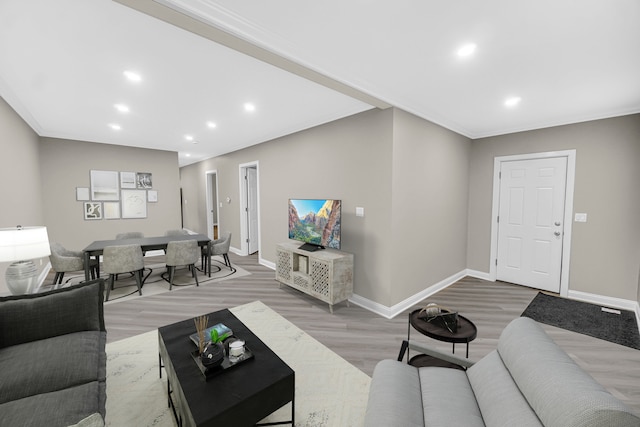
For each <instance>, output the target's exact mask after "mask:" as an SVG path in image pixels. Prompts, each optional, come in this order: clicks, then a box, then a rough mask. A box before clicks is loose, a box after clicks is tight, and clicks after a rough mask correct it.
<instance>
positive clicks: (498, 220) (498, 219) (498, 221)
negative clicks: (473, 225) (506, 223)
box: [496, 215, 500, 224]
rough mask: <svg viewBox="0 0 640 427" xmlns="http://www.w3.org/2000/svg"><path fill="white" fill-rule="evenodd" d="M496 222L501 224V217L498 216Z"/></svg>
mask: <svg viewBox="0 0 640 427" xmlns="http://www.w3.org/2000/svg"><path fill="white" fill-rule="evenodd" d="M496 222H497V223H498V224H500V215H498V216H497V218H496Z"/></svg>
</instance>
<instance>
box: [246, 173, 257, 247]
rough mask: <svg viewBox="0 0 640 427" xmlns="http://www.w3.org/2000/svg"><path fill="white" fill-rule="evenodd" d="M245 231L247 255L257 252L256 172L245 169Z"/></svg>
mask: <svg viewBox="0 0 640 427" xmlns="http://www.w3.org/2000/svg"><path fill="white" fill-rule="evenodd" d="M246 182H247V231H248V239H249V242H248V243H249V254H253V253H256V252H258V242H259V240H258V239H259V238H258V171H257V169H256V168H247V181H246Z"/></svg>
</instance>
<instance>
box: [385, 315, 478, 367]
mask: <svg viewBox="0 0 640 427" xmlns="http://www.w3.org/2000/svg"><path fill="white" fill-rule="evenodd" d="M419 313H420V310H414V311H412V312H411V313H409V322H408V325H407V341H409V340H410V339H411V328H412V327H413V329H415V330H416V331H418V332H420V333H421V334H423V335H426V336H428V337H429V338H433V339H435V340H438V341H444V342H450V343H452V344H453V349H452V350H453V353H455V352H456V343H463V344H466V345H467V354H466V356H467V357H469V343H470V342H471V341H473V340H474V339H476V336H477V335H478V328H476V325H474V324H473V322H472V321H471V320H469V319H467V318H466V317H464V316H460V315H458V330H457V331H456V332H451V331H449V330H448V329H446V328H444V327H442V326H441V325H439V324H438V323H433V322H427V321H426V320H424V319H420V318H419V317H418V314H419ZM405 351H406V352H407V358H409V352H408V349H407V348H406V347H405V346H404V345H403V348H402V349H401V351H400V357H399V359H398V360H401V359H402V357H403V356H404V352H405ZM409 363H410V364H412V365H414V366H443V367H455V368H459V369H462V368H461V367H460V366H458V365H454V364H452V363H449V362H442V361H438V359H435V358H433V357H431V356H427V355H418V356H414V357H413V358H412V359H410V360H409Z"/></svg>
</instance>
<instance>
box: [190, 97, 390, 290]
mask: <svg viewBox="0 0 640 427" xmlns="http://www.w3.org/2000/svg"><path fill="white" fill-rule="evenodd" d="M392 121H393V112H392V110H387V111H368V112H365V113H362V114H358V115H355V116H352V117H349V118H346V119H342V120H338V121H335V122H332V123H329V124H326V125H323V126H319V127H316V128H312V129H309V130H306V131H303V132H299V133H295V134H292V135H289V136H286V137H283V138H279V139H276V140H273V141H271V142H268V143H264V144H260V145H256V146H253V147H249V148H247V149H244V150H240V151H237V152H234V153H229V154H227V155H224V156H220V157H216V158H213V159H209V160H206V161H203V162H200V163H197V164H194V165H190V166H187V167H184V168H182V169H181V177H182V188H183V195H184V196H185V199H187V204H186V205H185V206H184V207H185V212H186V213H185V227H187V228H190V229H193V230H196V231H200V232H202V231H204V230H205V229H206V215H205V213H206V203H205V200H204V197H205V172H206V171H208V170H216V171H217V173H218V175H217V177H218V190H219V198H220V201H222V208H220V217H219V223H220V226H221V230H223V231H224V230H228V231H231V232H232V233H233V237H232V242H231V244H232V246H233V247H235V248H240V241H239V239H240V236H239V235H240V211H239V202H238V198H239V194H240V190H239V165H240V164H243V163H249V162H254V161H258V162H259V168H258V174H259V185H260V194H259V198H260V221H261V234H260V239H261V241H260V248H261V252H260V256H261V258H263V259H265V260H267V261H270V262H275V259H276V257H275V254H276V251H275V247H276V244H277V243H280V242H284V241H287V235H288V231H287V212H288V210H287V203H288V199H289V198H334V199H341V200H342V236H341V237H342V249H343V250H344V251H346V252H350V253H353V254H355V284H354V286H355V292H356V293H358V294H360V295H363V296H365V297H371V296H372V293H371V291H370V290H371V289H376V288H384V287H388V281H389V271H390V270H389V268H390V267H389V262H388V258H387V256H388V252H387V247H386V246H385V245H386V244H387V242H388V240H389V239H390V236H389V228H390V212H391V184H390V179H389V176H390V174H391V161H390V159H391V156H392V147H391V137H392ZM227 197H229V198H230V199H231V203H226V201H225V199H226V198H227ZM356 207H364V208H365V216H364V217H362V218H360V217H356V216H355V208H356ZM194 210H197V212H195V211H194Z"/></svg>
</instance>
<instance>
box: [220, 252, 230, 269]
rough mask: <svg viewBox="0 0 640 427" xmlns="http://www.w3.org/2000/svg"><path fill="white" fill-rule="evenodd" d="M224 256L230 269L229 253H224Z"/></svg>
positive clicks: (225, 263) (225, 262)
mask: <svg viewBox="0 0 640 427" xmlns="http://www.w3.org/2000/svg"><path fill="white" fill-rule="evenodd" d="M222 256H223V257H224V265H226V266H227V267H229V270H231V260H229V254H224V255H222Z"/></svg>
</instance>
